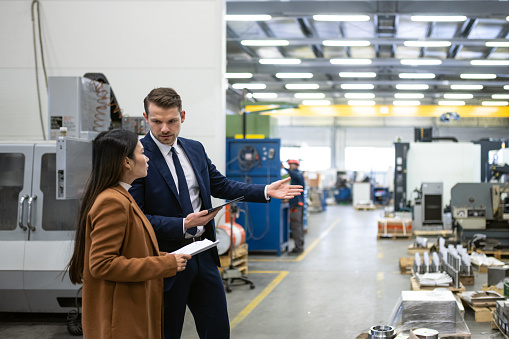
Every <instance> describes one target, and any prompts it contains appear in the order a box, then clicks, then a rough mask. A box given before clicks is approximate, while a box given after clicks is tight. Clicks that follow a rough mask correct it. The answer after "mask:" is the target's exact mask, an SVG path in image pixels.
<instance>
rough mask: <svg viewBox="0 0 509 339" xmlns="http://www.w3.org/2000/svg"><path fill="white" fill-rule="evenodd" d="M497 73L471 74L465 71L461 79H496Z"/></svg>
mask: <svg viewBox="0 0 509 339" xmlns="http://www.w3.org/2000/svg"><path fill="white" fill-rule="evenodd" d="M496 77H497V75H496V74H471V73H463V74H460V78H461V79H496Z"/></svg>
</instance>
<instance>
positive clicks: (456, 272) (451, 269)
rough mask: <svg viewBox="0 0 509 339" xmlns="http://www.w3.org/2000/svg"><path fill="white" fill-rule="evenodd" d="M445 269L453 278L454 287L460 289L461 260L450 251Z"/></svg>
mask: <svg viewBox="0 0 509 339" xmlns="http://www.w3.org/2000/svg"><path fill="white" fill-rule="evenodd" d="M442 259H443V258H442ZM444 269H445V272H446V273H447V274H449V275H450V276H451V277H452V280H453V283H454V287H455V288H459V287H460V271H461V258H460V257H459V255H457V254H454V253H451V252H449V251H448V252H447V258H446V260H445V261H444Z"/></svg>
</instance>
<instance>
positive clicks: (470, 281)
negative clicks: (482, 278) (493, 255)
mask: <svg viewBox="0 0 509 339" xmlns="http://www.w3.org/2000/svg"><path fill="white" fill-rule="evenodd" d="M460 281H461V283H462V284H463V285H468V286H471V285H475V276H473V275H462V276H460Z"/></svg>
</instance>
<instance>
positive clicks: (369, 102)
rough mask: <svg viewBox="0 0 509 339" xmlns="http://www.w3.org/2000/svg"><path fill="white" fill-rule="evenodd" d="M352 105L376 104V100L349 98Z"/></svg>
mask: <svg viewBox="0 0 509 339" xmlns="http://www.w3.org/2000/svg"><path fill="white" fill-rule="evenodd" d="M348 104H349V105H350V106H375V105H376V102H375V100H348Z"/></svg>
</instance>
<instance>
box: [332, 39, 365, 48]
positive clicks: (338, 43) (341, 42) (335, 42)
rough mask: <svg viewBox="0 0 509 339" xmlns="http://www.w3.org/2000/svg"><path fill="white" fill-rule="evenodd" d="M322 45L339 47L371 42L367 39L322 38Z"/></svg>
mask: <svg viewBox="0 0 509 339" xmlns="http://www.w3.org/2000/svg"><path fill="white" fill-rule="evenodd" d="M322 44H323V45H324V46H339V47H342V46H344V47H365V46H369V45H370V44H371V43H370V42H369V41H368V40H350V41H348V40H324V41H322Z"/></svg>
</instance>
